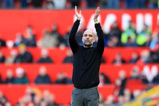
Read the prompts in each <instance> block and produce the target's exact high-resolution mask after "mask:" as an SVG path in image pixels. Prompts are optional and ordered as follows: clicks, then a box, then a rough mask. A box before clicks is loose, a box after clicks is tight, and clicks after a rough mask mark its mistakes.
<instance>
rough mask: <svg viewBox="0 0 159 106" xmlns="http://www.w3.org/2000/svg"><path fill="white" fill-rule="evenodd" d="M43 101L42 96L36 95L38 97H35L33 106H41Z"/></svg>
mask: <svg viewBox="0 0 159 106" xmlns="http://www.w3.org/2000/svg"><path fill="white" fill-rule="evenodd" d="M41 99H42V98H41V97H40V96H38V95H36V96H35V97H34V105H33V106H40V103H41Z"/></svg>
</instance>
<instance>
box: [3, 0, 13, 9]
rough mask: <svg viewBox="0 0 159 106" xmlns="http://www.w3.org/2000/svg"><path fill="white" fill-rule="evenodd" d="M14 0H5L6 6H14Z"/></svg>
mask: <svg viewBox="0 0 159 106" xmlns="http://www.w3.org/2000/svg"><path fill="white" fill-rule="evenodd" d="M13 7H14V0H4V8H13Z"/></svg>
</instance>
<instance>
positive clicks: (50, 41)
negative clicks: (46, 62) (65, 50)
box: [40, 30, 58, 48]
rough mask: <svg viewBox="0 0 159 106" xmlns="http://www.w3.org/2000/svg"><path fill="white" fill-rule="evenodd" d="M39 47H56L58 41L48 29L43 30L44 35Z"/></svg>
mask: <svg viewBox="0 0 159 106" xmlns="http://www.w3.org/2000/svg"><path fill="white" fill-rule="evenodd" d="M40 43H41V47H43V48H50V47H56V46H57V43H58V41H57V40H56V37H55V36H51V34H50V32H49V31H48V30H46V31H44V36H43V38H42V39H41V42H40Z"/></svg>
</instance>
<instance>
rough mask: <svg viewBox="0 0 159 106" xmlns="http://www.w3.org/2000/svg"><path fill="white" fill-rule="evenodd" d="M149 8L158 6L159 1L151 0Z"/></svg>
mask: <svg viewBox="0 0 159 106" xmlns="http://www.w3.org/2000/svg"><path fill="white" fill-rule="evenodd" d="M149 1H150V3H149V8H158V1H157V0H149Z"/></svg>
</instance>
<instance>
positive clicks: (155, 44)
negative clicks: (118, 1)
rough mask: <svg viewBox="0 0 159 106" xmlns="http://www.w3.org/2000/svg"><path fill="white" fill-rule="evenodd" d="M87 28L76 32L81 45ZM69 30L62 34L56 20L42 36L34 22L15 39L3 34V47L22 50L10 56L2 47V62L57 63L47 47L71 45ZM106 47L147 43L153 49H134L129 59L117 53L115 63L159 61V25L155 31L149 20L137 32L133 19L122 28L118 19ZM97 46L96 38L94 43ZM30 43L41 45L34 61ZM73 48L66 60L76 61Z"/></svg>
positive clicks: (11, 53)
mask: <svg viewBox="0 0 159 106" xmlns="http://www.w3.org/2000/svg"><path fill="white" fill-rule="evenodd" d="M84 31H85V28H84V27H81V28H80V29H79V31H78V32H77V35H76V40H77V42H78V43H79V45H83V43H82V36H83V32H84ZM69 32H70V28H69V29H68V31H67V33H66V34H64V35H61V34H60V33H59V31H58V26H57V25H56V24H53V25H52V27H51V30H45V31H44V33H43V36H42V37H41V39H39V40H37V39H36V34H35V33H34V32H33V29H32V27H31V26H28V27H27V29H26V33H25V34H21V33H17V34H16V38H15V40H14V41H5V40H3V39H1V38H0V47H9V48H12V47H18V51H16V50H12V51H11V52H10V57H9V58H6V57H5V56H4V55H3V52H2V51H0V63H33V62H36V63H53V62H54V60H52V59H51V58H50V57H49V56H48V51H47V48H54V47H60V48H65V47H69V43H68V42H69V41H68V40H69ZM104 39H105V47H147V48H149V50H144V51H142V52H141V53H140V54H137V53H136V52H134V53H133V54H132V57H131V59H130V60H129V61H125V60H124V59H123V57H122V56H121V54H120V53H118V54H117V55H116V56H115V57H114V61H113V62H112V63H113V64H124V63H141V62H142V63H158V62H159V27H156V29H155V30H154V31H153V32H152V31H151V29H150V28H149V26H147V25H146V24H145V25H144V26H143V29H142V30H141V32H137V31H136V29H135V27H134V23H133V22H132V21H131V20H130V21H129V25H128V28H127V29H125V30H124V31H122V30H121V29H120V28H119V25H118V23H117V22H116V21H115V22H114V23H113V24H112V25H111V30H110V31H109V33H104ZM94 46H96V42H95V43H94ZM28 47H41V48H43V49H42V50H41V58H39V60H38V61H34V59H33V56H32V54H31V53H29V52H28V50H27V48H28ZM72 62H73V58H72V52H71V51H70V50H69V51H68V52H67V56H66V57H65V59H64V60H63V63H72ZM102 63H107V59H106V58H105V57H103V58H102Z"/></svg>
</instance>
